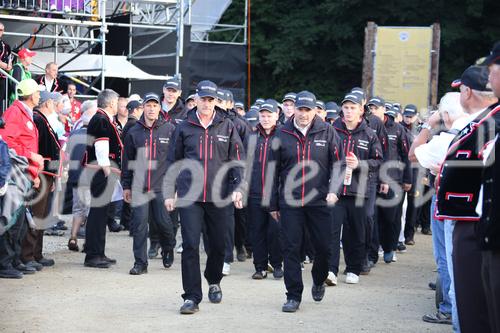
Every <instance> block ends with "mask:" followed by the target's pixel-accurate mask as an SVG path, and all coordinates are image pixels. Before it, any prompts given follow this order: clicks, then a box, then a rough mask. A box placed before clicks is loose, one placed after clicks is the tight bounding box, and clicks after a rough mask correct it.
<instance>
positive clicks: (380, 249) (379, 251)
mask: <svg viewBox="0 0 500 333" xmlns="http://www.w3.org/2000/svg"><path fill="white" fill-rule="evenodd" d="M378 256H379V257H383V256H384V250H383V249H382V247H381V246H379V248H378Z"/></svg>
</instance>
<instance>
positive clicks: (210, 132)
mask: <svg viewBox="0 0 500 333" xmlns="http://www.w3.org/2000/svg"><path fill="white" fill-rule="evenodd" d="M197 96H198V97H197V98H196V105H197V107H196V108H194V109H192V110H190V111H189V112H188V117H187V119H186V121H184V122H182V123H180V124H179V125H178V126H177V128H176V131H175V133H174V136H173V140H172V142H171V144H170V147H169V153H168V161H169V163H170V164H172V167H171V170H172V171H171V172H170V171H169V174H168V175H167V176H166V177H165V182H166V198H167V199H166V200H165V205H166V207H167V210H168V211H172V210H173V209H174V208H175V207H176V206H177V207H178V210H179V214H180V220H181V226H182V228H181V231H182V248H183V251H182V285H183V287H184V294H183V295H182V298H183V299H184V304H183V305H182V307H181V309H180V312H181V314H193V313H195V312H196V311H198V304H199V303H200V302H201V300H202V297H203V295H202V290H201V276H200V254H199V245H200V235H201V229H202V226H203V224H205V225H206V231H207V237H208V241H209V242H208V247H209V249H208V258H207V265H206V269H205V278H206V279H207V281H208V283H209V291H208V298H209V300H210V302H212V303H220V302H221V301H222V291H221V288H220V281H221V279H222V267H223V265H224V249H225V242H224V235H225V234H226V228H227V216H228V213H227V211H228V207H231V206H230V203H231V201H232V202H233V203H234V205H235V206H236V208H241V207H243V204H242V194H241V191H240V190H239V189H238V188H239V186H240V183H241V182H242V176H241V169H240V167H238V165H236V166H235V165H232V167H231V164H230V162H231V161H238V160H241V159H243V158H244V149H243V146H242V142H241V140H240V137H239V135H238V133H237V132H236V128H235V126H234V124H233V122H231V121H230V120H229V119H227V118H226V117H224V115H223V114H222V112H223V111H222V110H221V109H219V108H216V106H215V98H217V85H215V83H213V82H211V81H201V82H200V83H199V84H198V87H197ZM174 163H175V164H174ZM228 169H229V170H228ZM175 192H177V198H178V200H177V204H176V200H175Z"/></svg>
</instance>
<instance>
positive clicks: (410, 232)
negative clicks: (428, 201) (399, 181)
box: [404, 193, 420, 240]
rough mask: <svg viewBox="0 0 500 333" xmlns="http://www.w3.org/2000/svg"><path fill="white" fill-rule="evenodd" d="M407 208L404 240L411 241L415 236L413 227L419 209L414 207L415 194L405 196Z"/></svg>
mask: <svg viewBox="0 0 500 333" xmlns="http://www.w3.org/2000/svg"><path fill="white" fill-rule="evenodd" d="M406 197H407V201H408V206H407V207H406V219H405V231H404V235H405V240H413V237H414V236H415V226H416V224H417V216H418V214H419V212H420V207H416V206H415V205H416V202H415V201H416V197H415V193H407V195H406Z"/></svg>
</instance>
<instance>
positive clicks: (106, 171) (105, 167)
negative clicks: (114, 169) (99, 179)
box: [102, 166, 111, 177]
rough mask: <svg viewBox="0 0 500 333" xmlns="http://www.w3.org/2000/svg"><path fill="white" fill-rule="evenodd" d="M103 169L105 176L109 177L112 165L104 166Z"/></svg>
mask: <svg viewBox="0 0 500 333" xmlns="http://www.w3.org/2000/svg"><path fill="white" fill-rule="evenodd" d="M102 171H103V172H104V176H106V177H108V176H109V174H110V173H111V167H110V166H103V167H102Z"/></svg>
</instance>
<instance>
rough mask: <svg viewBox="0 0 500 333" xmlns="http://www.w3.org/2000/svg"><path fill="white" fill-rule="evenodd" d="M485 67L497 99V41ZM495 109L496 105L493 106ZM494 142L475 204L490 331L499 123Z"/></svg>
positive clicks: (495, 309)
mask: <svg viewBox="0 0 500 333" xmlns="http://www.w3.org/2000/svg"><path fill="white" fill-rule="evenodd" d="M485 65H487V66H488V67H489V71H490V73H489V82H490V85H491V89H492V90H493V93H494V94H495V96H496V97H498V98H500V42H497V43H496V44H495V45H494V46H493V50H492V51H491V54H490V55H489V56H488V57H487V58H486V61H485ZM496 109H498V106H497V107H496ZM495 132H496V136H495V142H494V143H491V145H490V146H489V147H491V148H488V150H489V153H485V154H483V160H484V161H485V169H484V171H483V177H482V194H483V195H482V203H481V202H479V203H478V208H480V210H481V219H480V221H479V222H478V225H477V228H476V233H477V237H478V239H479V240H480V245H479V246H480V249H481V251H482V267H481V276H482V281H483V289H484V293H485V295H486V302H487V307H488V314H489V318H490V328H491V331H492V332H500V304H499V303H498V300H499V299H500V283H499V279H498V276H499V274H500V273H499V272H500V251H499V249H500V231H499V230H500V228H499V224H500V218H499V216H498V211H499V209H498V206H499V202H498V181H499V177H498V176H499V172H498V171H499V170H500V168H499V167H498V164H496V161H498V160H499V158H500V157H499V156H498V152H499V151H500V147H499V142H500V140H499V138H498V122H496V130H495Z"/></svg>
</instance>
